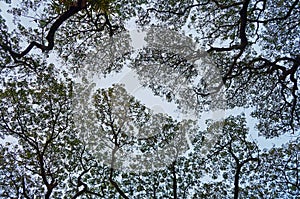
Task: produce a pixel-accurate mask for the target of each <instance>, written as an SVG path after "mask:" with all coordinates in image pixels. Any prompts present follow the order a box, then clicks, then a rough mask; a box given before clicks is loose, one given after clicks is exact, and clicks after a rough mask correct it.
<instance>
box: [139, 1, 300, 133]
mask: <svg viewBox="0 0 300 199" xmlns="http://www.w3.org/2000/svg"><path fill="white" fill-rule="evenodd" d="M299 6H300V4H299V1H298V0H294V1H289V2H287V1H282V0H277V1H272V2H271V1H261V0H257V1H250V0H242V1H214V0H207V1H176V2H175V1H156V2H155V3H153V4H151V5H149V6H148V7H147V9H145V10H144V12H143V13H142V16H141V17H140V19H141V20H140V23H141V24H143V25H145V24H151V23H152V22H153V21H159V23H160V24H159V26H164V25H167V26H168V27H171V28H173V29H176V30H178V29H180V28H182V27H183V26H188V30H195V31H196V32H197V34H193V35H192V36H193V37H195V39H196V40H197V41H199V42H201V43H203V47H204V48H205V49H206V51H207V52H208V53H210V54H211V56H212V60H214V62H215V64H216V66H217V68H218V69H219V70H220V71H221V76H222V79H223V84H224V85H225V86H226V88H227V92H226V93H227V102H228V107H231V108H232V107H240V106H246V107H249V106H250V107H253V108H254V110H255V111H254V112H253V116H255V117H257V118H258V119H259V124H258V128H259V130H260V132H261V133H262V134H264V135H265V136H266V137H274V136H278V135H280V134H284V133H286V132H292V133H295V132H296V131H297V129H298V126H299V122H298V121H299V103H298V102H299V92H298V86H299V81H298V80H297V79H299V64H300V60H299V58H300V56H299V51H300V49H299V35H298V32H299V28H298V27H299V26H298V23H299V22H298V20H297V18H299V15H300V12H299ZM153 18H154V19H156V20H154V19H153ZM156 25H157V23H156ZM217 88H218V87H217ZM196 93H197V94H199V95H203V94H207V93H203V92H202V91H201V90H200V91H199V92H197V91H196ZM266 101H267V102H268V106H266V105H265V103H266Z"/></svg>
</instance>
